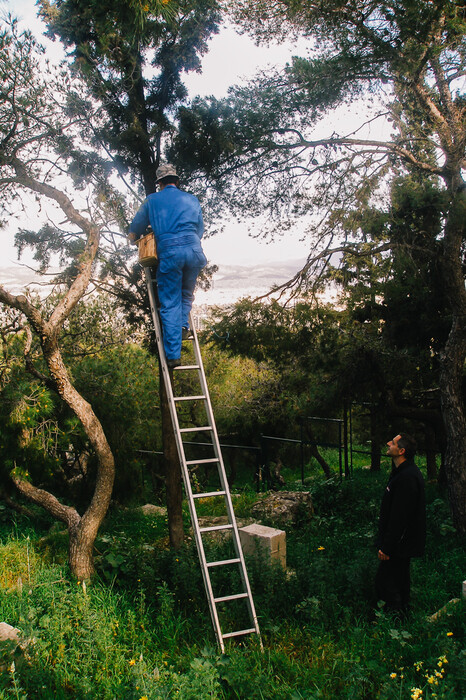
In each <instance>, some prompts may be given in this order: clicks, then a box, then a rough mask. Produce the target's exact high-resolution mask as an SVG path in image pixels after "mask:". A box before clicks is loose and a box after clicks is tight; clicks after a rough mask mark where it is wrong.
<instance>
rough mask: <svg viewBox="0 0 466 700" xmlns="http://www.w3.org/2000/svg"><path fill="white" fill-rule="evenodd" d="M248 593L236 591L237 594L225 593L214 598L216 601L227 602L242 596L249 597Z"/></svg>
mask: <svg viewBox="0 0 466 700" xmlns="http://www.w3.org/2000/svg"><path fill="white" fill-rule="evenodd" d="M247 597H248V594H247V593H235V595H224V596H222V597H221V598H214V601H215V602H216V603H226V602H227V601H229V600H239V599H240V598H247Z"/></svg>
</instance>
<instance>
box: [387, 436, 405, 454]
mask: <svg viewBox="0 0 466 700" xmlns="http://www.w3.org/2000/svg"><path fill="white" fill-rule="evenodd" d="M400 438H401V435H397V436H396V437H394V438H393V440H390V441H389V442H387V448H388V449H387V455H388V456H389V457H391V458H392V459H394V458H395V457H401V455H402V454H403V453H404V448H403V447H401V448H399V447H398V440H399V439H400Z"/></svg>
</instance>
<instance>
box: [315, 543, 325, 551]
mask: <svg viewBox="0 0 466 700" xmlns="http://www.w3.org/2000/svg"><path fill="white" fill-rule="evenodd" d="M324 549H325V547H322V545H321V546H320V547H317V551H318V552H323V551H324Z"/></svg>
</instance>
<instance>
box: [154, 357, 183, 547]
mask: <svg viewBox="0 0 466 700" xmlns="http://www.w3.org/2000/svg"><path fill="white" fill-rule="evenodd" d="M159 377H160V381H159V386H160V407H161V411H162V436H163V456H164V467H165V489H166V495H167V517H168V535H169V539H170V547H172V548H173V549H179V548H180V547H181V546H182V544H183V539H184V529H183V512H182V508H181V506H182V502H183V489H182V483H181V467H180V460H179V457H178V450H177V448H176V442H175V433H174V431H173V425H172V420H171V415H170V407H169V405H168V397H167V391H166V388H165V381H164V378H163V372H162V369H161V367H160V371H159Z"/></svg>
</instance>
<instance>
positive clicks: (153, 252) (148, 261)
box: [136, 233, 157, 267]
mask: <svg viewBox="0 0 466 700" xmlns="http://www.w3.org/2000/svg"><path fill="white" fill-rule="evenodd" d="M136 242H137V244H138V252H139V262H140V264H141V265H142V266H143V267H151V266H152V265H155V264H156V263H157V248H156V245H155V237H154V234H153V233H148V234H147V235H146V236H142V238H139V239H138V240H137V241H136Z"/></svg>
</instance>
